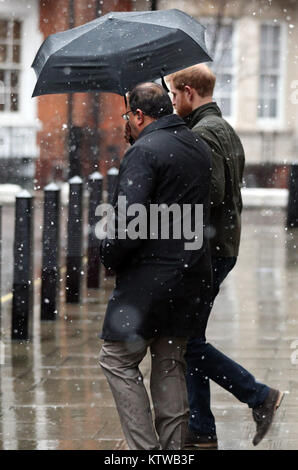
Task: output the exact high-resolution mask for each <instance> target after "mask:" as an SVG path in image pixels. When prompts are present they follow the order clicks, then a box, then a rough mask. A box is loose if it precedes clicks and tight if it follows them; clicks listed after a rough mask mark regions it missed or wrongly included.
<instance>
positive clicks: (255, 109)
mask: <svg viewBox="0 0 298 470" xmlns="http://www.w3.org/2000/svg"><path fill="white" fill-rule="evenodd" d="M157 7H158V9H168V8H179V9H181V10H183V11H185V12H186V13H189V14H191V15H192V16H194V17H195V18H197V19H198V20H199V21H201V22H202V23H203V24H205V25H206V28H207V31H206V36H207V46H208V49H209V51H210V52H211V55H212V57H213V59H214V61H213V63H210V64H208V65H210V66H211V68H212V69H213V70H214V71H215V73H216V75H217V84H216V89H215V100H216V101H217V102H218V103H219V105H220V106H221V108H222V111H223V114H224V116H225V117H226V118H227V120H228V121H229V122H230V123H231V124H232V125H233V126H235V128H236V130H237V131H238V132H239V134H240V136H241V139H242V141H243V144H244V147H245V151H246V172H245V183H246V184H247V185H248V186H268V187H270V186H271V187H286V186H287V181H288V169H289V164H290V163H291V162H292V161H294V160H298V1H297V0H271V1H268V0H252V1H249V2H247V1H245V0H236V1H233V0H220V1H219V0H218V1H208V0H200V1H197V0H185V1H183V0H158V2H157Z"/></svg>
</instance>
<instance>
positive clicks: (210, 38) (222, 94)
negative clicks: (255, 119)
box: [199, 18, 234, 117]
mask: <svg viewBox="0 0 298 470" xmlns="http://www.w3.org/2000/svg"><path fill="white" fill-rule="evenodd" d="M199 21H200V22H201V23H202V24H203V25H204V26H206V28H207V29H206V45H207V50H208V51H209V53H210V55H211V57H212V58H213V62H210V63H209V64H208V66H209V67H210V68H211V69H212V70H213V72H214V73H215V75H216V85H215V90H214V99H215V101H216V102H217V104H218V105H219V107H220V108H221V111H222V114H223V115H224V116H225V117H231V116H232V114H233V75H234V73H233V68H234V53H233V35H234V25H233V23H232V22H230V21H229V20H226V19H222V20H221V21H220V23H219V24H218V23H217V22H216V20H214V19H212V18H208V19H203V18H200V20H199Z"/></svg>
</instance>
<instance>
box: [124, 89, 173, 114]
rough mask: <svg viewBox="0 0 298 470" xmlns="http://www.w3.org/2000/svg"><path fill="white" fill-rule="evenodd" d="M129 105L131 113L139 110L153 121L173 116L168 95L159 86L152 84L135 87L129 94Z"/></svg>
mask: <svg viewBox="0 0 298 470" xmlns="http://www.w3.org/2000/svg"><path fill="white" fill-rule="evenodd" d="M129 105H130V109H131V110H132V112H136V110H137V109H138V108H139V109H141V110H142V111H143V113H144V114H145V115H146V116H150V117H152V118H154V119H158V118H160V117H162V116H168V115H169V114H173V105H172V102H171V99H170V97H169V95H168V94H167V92H166V91H165V90H164V88H163V87H162V86H161V85H158V84H157V83H153V82H146V83H141V84H139V85H136V86H135V87H134V89H133V90H132V91H131V92H130V94H129Z"/></svg>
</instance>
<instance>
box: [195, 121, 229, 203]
mask: <svg viewBox="0 0 298 470" xmlns="http://www.w3.org/2000/svg"><path fill="white" fill-rule="evenodd" d="M192 131H193V132H194V134H195V135H196V136H198V137H201V139H203V140H204V142H206V144H207V145H208V147H209V148H210V150H211V157H212V174H211V193H210V203H211V206H212V207H217V206H219V205H220V204H221V203H222V202H223V200H224V197H225V166H224V160H223V157H222V156H221V154H220V149H218V148H217V146H216V144H215V141H214V138H212V136H211V135H210V133H209V131H208V129H206V127H205V126H198V127H194V128H193V129H192Z"/></svg>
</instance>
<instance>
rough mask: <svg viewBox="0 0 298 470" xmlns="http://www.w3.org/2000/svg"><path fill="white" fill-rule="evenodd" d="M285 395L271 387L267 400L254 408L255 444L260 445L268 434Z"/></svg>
mask: <svg viewBox="0 0 298 470" xmlns="http://www.w3.org/2000/svg"><path fill="white" fill-rule="evenodd" d="M283 397H284V393H283V392H280V391H279V390H274V388H270V389H269V393H268V396H267V398H266V400H265V401H264V402H263V403H262V404H261V405H258V406H256V407H255V408H253V410H252V416H253V419H254V421H255V423H256V434H255V436H254V438H253V441H252V443H253V445H254V446H256V445H258V444H259V443H260V442H261V440H262V439H263V437H264V436H265V435H266V434H267V432H268V430H269V428H270V426H271V424H272V421H273V418H274V415H275V412H276V410H277V408H278V407H279V406H280V404H281V402H282V399H283Z"/></svg>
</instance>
